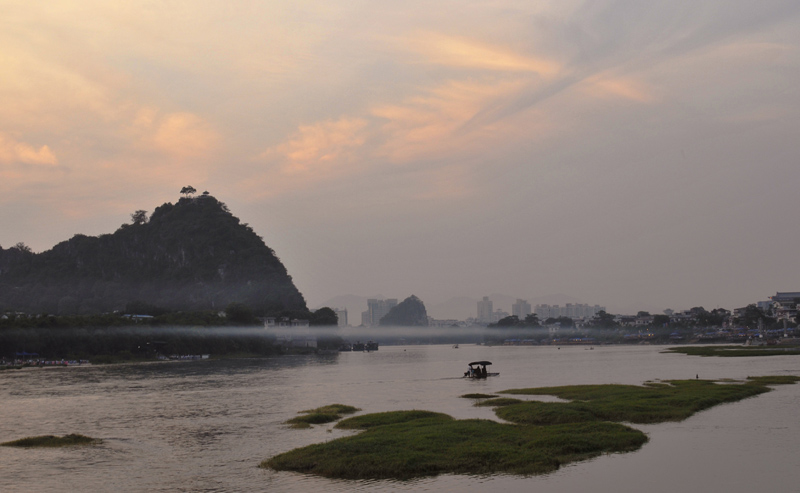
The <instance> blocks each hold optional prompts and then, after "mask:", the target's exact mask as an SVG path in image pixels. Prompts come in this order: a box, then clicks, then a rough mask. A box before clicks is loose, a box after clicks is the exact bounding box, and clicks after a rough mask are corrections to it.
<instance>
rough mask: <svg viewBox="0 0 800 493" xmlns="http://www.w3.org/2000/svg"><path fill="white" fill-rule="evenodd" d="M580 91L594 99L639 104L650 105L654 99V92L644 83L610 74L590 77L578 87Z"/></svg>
mask: <svg viewBox="0 0 800 493" xmlns="http://www.w3.org/2000/svg"><path fill="white" fill-rule="evenodd" d="M578 89H579V90H581V91H582V92H583V93H584V94H586V95H587V96H589V97H592V98H601V99H605V98H621V99H627V100H630V101H635V102H638V103H649V102H652V101H653V99H654V96H653V93H652V90H651V89H650V88H648V87H647V86H646V85H645V84H644V83H643V82H640V81H637V80H635V79H633V78H630V77H614V76H611V75H608V74H598V75H595V76H592V77H589V78H587V79H585V80H584V81H583V82H581V83H580V84H579V85H578Z"/></svg>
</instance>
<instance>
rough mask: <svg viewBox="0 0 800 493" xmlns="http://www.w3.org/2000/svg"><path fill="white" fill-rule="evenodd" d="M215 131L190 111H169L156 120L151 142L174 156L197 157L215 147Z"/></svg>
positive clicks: (216, 137)
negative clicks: (156, 123) (156, 124)
mask: <svg viewBox="0 0 800 493" xmlns="http://www.w3.org/2000/svg"><path fill="white" fill-rule="evenodd" d="M217 141H218V136H217V133H216V132H215V131H214V130H213V129H212V128H211V125H209V124H208V123H207V122H206V121H205V120H203V119H202V118H200V117H199V116H197V115H195V114H192V113H170V114H167V115H165V116H164V117H163V118H161V119H160V121H159V122H158V127H157V129H156V132H155V135H154V136H153V142H154V143H155V144H156V146H157V147H158V148H159V149H161V150H162V151H164V152H166V153H168V154H170V155H172V156H175V157H182V158H186V157H197V156H202V155H203V154H206V153H207V152H209V151H211V150H212V149H214V148H215V147H216V144H217Z"/></svg>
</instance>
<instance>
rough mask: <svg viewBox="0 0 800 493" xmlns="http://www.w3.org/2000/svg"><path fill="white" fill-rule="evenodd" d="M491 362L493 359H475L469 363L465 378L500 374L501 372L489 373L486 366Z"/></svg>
mask: <svg viewBox="0 0 800 493" xmlns="http://www.w3.org/2000/svg"><path fill="white" fill-rule="evenodd" d="M491 364H492V362H491V361H473V362H472V363H470V364H469V368H468V369H467V371H465V372H464V378H486V377H496V376H499V375H500V374H499V373H489V372H488V371H487V370H486V367H487V366H489V365H491ZM473 365H474V368H473Z"/></svg>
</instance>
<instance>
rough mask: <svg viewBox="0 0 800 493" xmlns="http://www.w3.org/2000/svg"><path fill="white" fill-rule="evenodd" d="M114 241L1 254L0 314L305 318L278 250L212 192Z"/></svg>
mask: <svg viewBox="0 0 800 493" xmlns="http://www.w3.org/2000/svg"><path fill="white" fill-rule="evenodd" d="M132 222H133V223H132V224H123V225H122V226H121V227H120V228H119V229H118V230H117V231H115V232H114V233H113V234H104V235H101V236H99V237H93V236H85V235H75V236H74V237H72V238H71V239H70V240H68V241H64V242H61V243H59V244H58V245H56V246H54V247H53V248H52V249H51V250H48V251H45V252H42V253H33V252H31V251H30V250H29V249H27V248H26V247H25V246H24V245H17V246H15V247H11V248H8V249H3V248H0V310H18V311H23V312H28V313H46V314H58V315H71V314H92V313H101V312H110V311H115V310H124V309H125V308H126V306H128V305H129V304H131V303H135V304H137V306H151V307H159V308H162V309H166V310H170V311H179V310H182V311H193V310H211V309H213V310H221V309H224V308H225V307H226V306H227V305H228V304H229V303H232V302H238V303H243V304H245V305H247V306H248V307H249V308H250V309H252V310H253V312H254V313H256V314H279V313H281V312H283V311H298V312H306V311H307V308H306V302H305V299H304V298H303V295H302V294H300V292H299V291H298V290H297V288H296V287H295V285H294V283H293V282H292V278H291V277H290V276H289V275H288V273H287V272H286V268H285V267H284V266H283V264H282V263H281V261H280V260H279V259H278V257H277V256H276V255H275V252H274V251H273V250H272V249H271V248H269V247H268V246H267V245H265V244H264V241H263V240H262V239H261V237H259V236H258V235H257V234H256V233H255V232H253V229H252V228H250V227H249V226H248V225H247V224H243V223H241V222H240V221H239V219H238V218H236V217H234V216H233V214H231V213H230V211H229V210H228V208H227V206H225V204H224V203H222V202H220V201H218V200H217V199H215V198H214V197H212V196H211V195H208V194H207V193H206V194H203V195H201V196H199V197H197V198H188V197H185V198H181V199H180V200H179V201H178V203H177V204H171V203H166V204H163V205H161V206H160V207H158V208H157V209H156V210H155V211H154V212H153V214H152V216H151V217H150V218H149V220H148V219H147V217H146V213H145V212H144V211H137V213H135V214H132Z"/></svg>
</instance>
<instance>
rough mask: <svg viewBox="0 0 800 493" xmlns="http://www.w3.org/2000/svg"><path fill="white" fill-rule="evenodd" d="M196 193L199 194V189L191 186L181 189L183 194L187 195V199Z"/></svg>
mask: <svg viewBox="0 0 800 493" xmlns="http://www.w3.org/2000/svg"><path fill="white" fill-rule="evenodd" d="M195 193H197V189H196V188H194V187H193V186H191V185H189V186H185V187H183V188H181V194H183V195H186V196H187V197H189V196H190V195H194V194H195Z"/></svg>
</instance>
